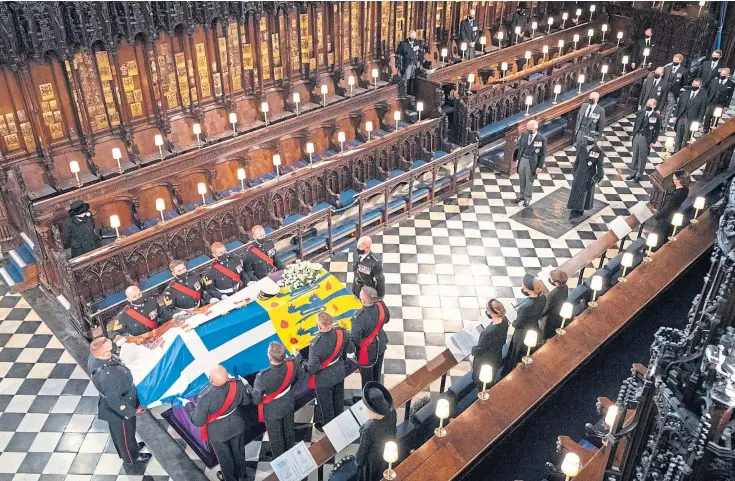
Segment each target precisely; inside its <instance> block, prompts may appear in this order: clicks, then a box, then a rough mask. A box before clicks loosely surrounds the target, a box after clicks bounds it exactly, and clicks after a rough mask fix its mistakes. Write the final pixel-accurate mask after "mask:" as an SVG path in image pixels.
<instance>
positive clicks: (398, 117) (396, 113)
mask: <svg viewBox="0 0 735 481" xmlns="http://www.w3.org/2000/svg"><path fill="white" fill-rule="evenodd" d="M393 120H395V121H396V122H397V121H399V120H401V111H400V110H396V111H394V112H393Z"/></svg>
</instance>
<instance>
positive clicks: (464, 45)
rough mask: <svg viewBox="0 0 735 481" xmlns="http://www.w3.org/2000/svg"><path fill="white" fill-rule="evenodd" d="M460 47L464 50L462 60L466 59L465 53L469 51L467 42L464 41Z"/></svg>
mask: <svg viewBox="0 0 735 481" xmlns="http://www.w3.org/2000/svg"><path fill="white" fill-rule="evenodd" d="M459 49H460V50H461V51H462V60H464V53H465V52H466V51H467V42H462V44H461V45H460V46H459Z"/></svg>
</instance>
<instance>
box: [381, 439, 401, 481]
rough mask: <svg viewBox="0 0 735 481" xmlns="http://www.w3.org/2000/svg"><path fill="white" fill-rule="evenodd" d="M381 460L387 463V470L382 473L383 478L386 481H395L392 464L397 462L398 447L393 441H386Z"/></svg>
mask: <svg viewBox="0 0 735 481" xmlns="http://www.w3.org/2000/svg"><path fill="white" fill-rule="evenodd" d="M383 459H384V460H385V462H386V463H388V469H386V470H385V471H383V478H384V479H386V480H387V481H393V480H394V479H396V472H395V471H394V470H393V463H395V462H396V461H398V445H397V444H396V443H395V441H388V442H387V443H385V448H383Z"/></svg>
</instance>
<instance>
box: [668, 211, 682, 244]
mask: <svg viewBox="0 0 735 481" xmlns="http://www.w3.org/2000/svg"><path fill="white" fill-rule="evenodd" d="M671 225H673V226H674V230H673V232H672V233H671V235H670V236H669V241H670V242H676V229H678V228H679V227H681V226H682V225H684V214H682V213H681V212H677V213H676V214H674V215H673V217H671Z"/></svg>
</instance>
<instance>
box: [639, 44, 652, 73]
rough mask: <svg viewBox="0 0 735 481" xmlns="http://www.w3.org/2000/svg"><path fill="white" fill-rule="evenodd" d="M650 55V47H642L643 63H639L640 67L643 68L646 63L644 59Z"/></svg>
mask: <svg viewBox="0 0 735 481" xmlns="http://www.w3.org/2000/svg"><path fill="white" fill-rule="evenodd" d="M649 55H651V49H650V48H644V49H643V63H642V64H641V67H642V68H645V65H646V59H647V58H648V56H649Z"/></svg>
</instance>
